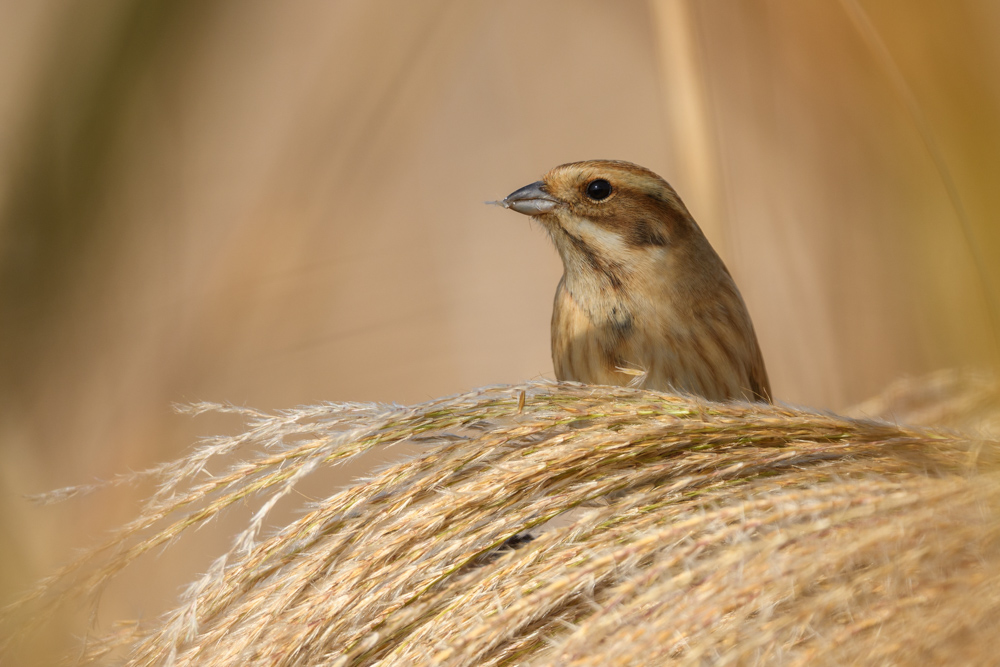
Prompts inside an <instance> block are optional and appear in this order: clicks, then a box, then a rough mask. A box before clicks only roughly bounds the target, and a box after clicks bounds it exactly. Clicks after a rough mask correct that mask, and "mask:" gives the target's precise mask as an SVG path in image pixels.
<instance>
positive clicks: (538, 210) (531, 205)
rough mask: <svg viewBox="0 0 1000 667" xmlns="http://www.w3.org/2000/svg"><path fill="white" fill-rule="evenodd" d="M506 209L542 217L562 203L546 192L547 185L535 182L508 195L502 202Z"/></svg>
mask: <svg viewBox="0 0 1000 667" xmlns="http://www.w3.org/2000/svg"><path fill="white" fill-rule="evenodd" d="M500 203H501V204H503V207H504V208H512V209H514V210H515V211H517V212H518V213H524V214H525V215H541V214H542V213H548V212H549V211H551V210H552V209H554V208H555V207H556V206H558V205H559V204H560V203H561V202H560V201H559V200H558V199H556V198H555V197H553V196H552V195H550V194H549V193H548V192H546V191H545V183H543V182H542V181H535V182H534V183H532V184H531V185H525V186H524V187H523V188H521V189H520V190H515V191H514V192H512V193H510V194H509V195H507V197H506V199H504V200H503V201H502V202H500Z"/></svg>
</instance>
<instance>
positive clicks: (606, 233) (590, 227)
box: [576, 218, 628, 258]
mask: <svg viewBox="0 0 1000 667" xmlns="http://www.w3.org/2000/svg"><path fill="white" fill-rule="evenodd" d="M576 235H577V236H578V237H579V238H580V239H581V240H583V241H584V242H585V243H586V244H587V245H589V246H590V247H592V248H594V250H596V251H597V252H599V253H601V254H602V255H603V256H605V257H614V258H620V257H627V254H628V245H627V244H626V243H625V240H624V239H623V238H622V236H621V234H619V233H618V231H617V230H612V229H608V228H607V227H602V226H601V225H597V224H595V223H593V222H591V221H590V220H587V219H586V218H577V225H576Z"/></svg>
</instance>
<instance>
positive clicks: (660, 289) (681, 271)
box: [488, 160, 771, 403]
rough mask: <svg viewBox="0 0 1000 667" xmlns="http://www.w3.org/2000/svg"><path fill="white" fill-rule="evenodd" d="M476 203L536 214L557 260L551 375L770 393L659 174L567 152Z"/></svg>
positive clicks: (743, 324)
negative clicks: (568, 158)
mask: <svg viewBox="0 0 1000 667" xmlns="http://www.w3.org/2000/svg"><path fill="white" fill-rule="evenodd" d="M488 203H493V204H497V205H499V206H502V207H503V208H506V209H512V210H514V211H516V212H518V213H522V214H524V215H528V216H531V217H532V218H534V219H535V220H537V221H538V222H539V223H540V224H541V226H542V227H543V228H544V229H545V230H546V231H547V232H548V234H549V236H550V237H551V239H552V241H553V243H554V244H555V247H556V250H557V251H558V253H559V256H560V258H561V259H562V263H563V275H562V278H561V279H560V281H559V284H558V286H557V287H556V294H555V299H554V303H553V309H552V362H553V366H554V369H555V375H556V379H557V380H559V381H565V380H572V381H577V382H583V383H587V384H602V385H618V386H633V387H643V388H646V389H654V390H659V391H672V392H680V393H684V394H690V395H695V396H701V397H704V398H707V399H709V400H712V401H727V400H744V401H750V402H765V403H770V402H771V385H770V382H769V380H768V376H767V369H766V368H765V366H764V358H763V356H762V354H761V351H760V345H759V344H758V342H757V336H756V333H755V332H754V328H753V323H752V321H751V319H750V314H749V313H748V311H747V307H746V304H745V303H744V302H743V297H742V296H741V295H740V291H739V289H737V287H736V283H735V282H734V281H733V278H732V276H731V275H730V273H729V270H728V269H727V268H726V266H725V264H724V263H723V262H722V259H721V258H720V257H719V255H718V254H717V253H716V252H715V250H714V249H713V248H712V246H711V244H710V243H709V242H708V239H707V238H705V235H704V233H702V231H701V228H700V227H699V226H698V224H697V223H696V222H695V221H694V218H693V217H692V216H691V214H690V213H689V212H688V209H687V207H686V206H685V205H684V203H683V202H682V201H681V199H680V197H678V195H677V193H676V192H675V191H674V189H673V188H672V187H671V186H670V185H669V184H668V183H667V182H666V181H665V180H664V179H663V178H661V177H660V176H658V175H657V174H655V173H654V172H652V171H650V170H649V169H646V168H645V167H640V166H639V165H636V164H632V163H631V162H625V161H621V160H587V161H583V162H572V163H568V164H563V165H560V166H558V167H555V168H553V169H552V170H550V171H549V172H548V173H547V174H545V175H544V176H543V177H542V180H540V181H536V182H534V183H531V184H530V185H526V186H524V187H523V188H520V189H518V190H515V191H514V192H512V193H511V194H510V195H508V196H507V197H505V198H504V199H503V200H501V201H497V202H488Z"/></svg>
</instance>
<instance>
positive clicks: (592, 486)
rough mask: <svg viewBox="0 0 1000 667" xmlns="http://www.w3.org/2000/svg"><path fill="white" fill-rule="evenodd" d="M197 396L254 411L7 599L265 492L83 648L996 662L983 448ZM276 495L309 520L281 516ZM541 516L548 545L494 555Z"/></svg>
mask: <svg viewBox="0 0 1000 667" xmlns="http://www.w3.org/2000/svg"><path fill="white" fill-rule="evenodd" d="M944 385H947V386H948V387H949V388H950V389H948V390H942V386H944ZM907 386H908V391H907V390H906V389H904V387H903V386H902V385H897V386H896V387H895V388H893V389H892V390H891V391H890V392H889V393H888V394H887V395H886V397H883V398H884V400H885V401H888V402H889V403H893V402H895V403H896V404H899V403H900V402H902V403H906V402H907V399H906V396H907V395H910V396H911V397H912V399H913V402H920V401H921V400H922V399H923V397H925V396H926V395H927V393H928V392H929V391H930V392H932V393H933V392H936V393H937V395H938V396H939V397H941V398H946V399H947V401H946V402H947V405H948V409H949V414H950V415H951V417H952V423H953V424H955V425H961V426H963V427H964V428H967V429H969V430H970V431H967V432H966V433H968V432H971V431H972V430H974V429H976V428H978V427H981V426H982V424H984V423H985V424H992V425H993V426H995V425H996V423H997V421H996V420H997V418H998V417H1000V386H998V384H997V383H996V381H995V380H993V379H992V378H987V377H985V376H982V375H978V376H977V375H974V374H968V373H966V374H956V373H951V374H949V375H948V376H943V375H939V376H936V377H933V378H929V379H925V380H923V381H911V382H909V383H908V385H907ZM939 402H941V403H944V402H945V401H939ZM874 405H875V404H874V403H872V404H870V405H869V408H870V407H872V406H874ZM204 410H224V411H228V412H237V413H239V414H240V415H242V416H243V417H244V418H245V419H247V421H248V429H247V431H246V432H244V433H243V434H241V435H237V436H234V437H228V438H215V439H213V440H211V441H209V442H205V443H203V444H202V445H200V446H199V447H198V448H196V449H195V450H193V451H192V452H191V453H190V454H188V455H187V456H186V457H184V458H182V459H178V460H176V461H174V462H171V463H168V464H164V465H162V466H159V467H158V468H156V469H155V470H152V471H147V472H146V473H142V474H141V475H133V476H132V477H133V478H134V477H147V476H150V475H151V476H152V477H153V478H154V479H155V480H156V482H157V491H156V493H155V494H154V495H153V496H152V497H150V499H149V500H148V502H147V503H146V504H145V506H144V508H143V509H142V511H141V513H140V515H139V516H137V517H136V518H135V519H133V520H132V521H130V522H129V523H127V524H126V525H124V526H123V527H122V528H121V529H120V530H119V531H118V532H117V533H116V535H115V536H114V537H113V538H112V539H111V540H110V541H109V542H107V543H106V544H105V545H104V546H103V547H101V548H99V549H97V550H95V551H93V552H91V553H89V554H87V555H86V556H84V557H83V558H82V559H81V560H80V561H78V562H77V563H75V564H73V565H72V566H70V567H68V568H67V569H65V570H63V571H62V572H60V573H59V574H57V575H56V576H54V577H52V578H49V579H47V580H45V581H44V582H43V583H42V584H41V587H40V588H39V589H37V590H36V592H35V593H34V594H33V597H32V598H30V599H29V600H28V601H27V602H25V603H23V604H24V605H25V606H23V607H20V608H19V610H18V616H20V617H21V618H23V617H24V615H25V614H26V613H27V612H26V611H25V610H26V609H28V610H32V611H31V612H30V613H31V614H33V615H35V617H36V618H39V619H42V618H45V617H47V616H48V614H49V613H50V612H51V609H53V608H57V607H58V606H60V605H66V604H68V601H69V600H70V599H72V598H74V597H76V596H79V595H84V596H87V597H93V596H94V595H95V594H96V593H97V592H98V591H100V589H101V588H102V587H103V586H104V585H105V584H106V583H107V582H108V581H109V580H111V579H114V578H115V577H117V576H119V574H120V572H121V570H122V569H123V568H125V567H127V566H128V565H130V564H131V563H132V561H134V560H135V559H137V558H139V557H140V556H142V555H144V554H146V553H148V552H150V551H153V550H157V549H159V548H160V547H161V546H163V545H171V544H172V543H174V541H175V540H176V538H177V536H178V535H180V534H181V533H183V532H185V531H190V530H193V529H195V528H197V527H199V526H201V525H203V524H207V523H209V522H212V521H213V520H214V519H215V518H216V517H217V515H218V514H220V513H222V512H225V511H226V510H227V508H230V507H232V506H233V505H235V504H243V503H250V504H252V506H253V507H254V508H255V510H254V514H253V517H252V519H251V520H250V521H249V523H248V524H247V525H245V526H244V528H243V529H242V530H240V531H238V532H237V534H235V535H231V536H230V539H231V548H229V549H228V550H227V551H225V553H221V554H217V556H216V558H215V560H214V561H213V563H212V565H211V567H209V568H208V570H207V572H206V573H205V574H204V575H202V576H200V577H199V578H196V579H194V580H193V581H191V583H190V584H189V586H188V587H187V590H186V592H185V593H184V595H183V596H182V598H181V600H180V601H179V603H178V605H177V606H176V607H175V608H174V609H173V610H171V611H169V612H168V613H167V614H166V615H165V616H164V617H162V618H160V619H156V620H150V621H147V622H144V623H141V624H137V625H135V624H131V623H130V624H126V625H124V626H121V627H123V628H125V629H126V630H127V631H120V632H116V633H112V635H111V636H110V637H101V636H100V635H99V633H95V634H94V636H93V637H92V638H89V639H88V640H87V642H86V646H87V649H86V651H85V652H84V653H85V654H87V655H90V656H91V657H101V656H104V655H106V654H107V653H108V652H112V654H114V652H113V649H114V648H115V647H118V648H119V649H121V648H122V646H124V647H127V651H126V652H125V653H124V654H121V653H120V652H119V655H125V656H127V660H126V664H130V665H159V664H192V665H193V664H197V665H207V666H210V665H230V664H246V665H258V664H259V665H374V664H380V665H397V664H398V665H425V664H426V665H431V664H433V665H471V664H482V665H494V664H496V665H501V664H511V663H512V662H516V663H518V664H573V665H584V664H593V665H599V664H600V665H630V664H635V665H639V664H658V663H660V662H662V661H667V660H670V661H672V662H677V663H678V664H702V663H703V662H705V661H711V662H712V663H713V664H745V663H747V662H766V663H769V664H771V663H774V664H805V663H809V664H812V663H816V662H819V663H822V664H860V663H864V664H875V663H880V664H881V663H884V662H890V663H892V664H916V663H921V664H926V663H928V662H930V663H933V664H955V665H958V664H991V663H992V661H993V660H994V659H995V636H996V632H997V630H998V629H1000V628H998V622H1000V621H998V619H1000V616H998V615H997V611H998V605H1000V574H998V572H1000V569H998V567H997V566H998V565H1000V516H998V515H997V510H998V509H1000V507H998V504H997V503H998V500H1000V484H998V478H997V473H998V472H1000V469H998V467H997V464H998V463H1000V447H998V445H1000V443H998V442H997V441H996V440H983V439H981V437H979V436H974V435H973V436H970V435H968V434H964V433H963V432H961V431H955V430H951V431H945V430H934V429H930V428H927V427H909V426H904V425H896V424H891V423H889V422H885V421H875V420H871V419H848V418H844V417H838V416H835V415H832V414H827V413H819V412H815V411H808V410H799V409H791V408H784V407H778V406H774V407H772V406H762V405H749V404H713V403H707V402H703V401H697V400H692V399H690V398H684V397H678V396H672V395H667V394H660V393H656V392H643V391H636V390H629V389H614V388H607V387H587V386H583V385H575V384H562V385H554V384H551V383H545V382H542V383H538V382H535V383H529V384H525V385H520V386H512V387H507V386H505V387H496V388H488V389H483V390H478V391H475V392H471V393H468V394H463V395H459V396H455V397H450V398H443V399H439V400H435V401H431V402H428V403H424V404H421V405H417V406H412V407H403V406H384V405H377V404H367V405H366V404H328V405H322V406H313V407H305V408H300V409H296V410H289V411H284V412H282V413H279V414H265V413H261V412H258V411H255V410H251V409H247V408H234V407H226V406H214V405H207V404H205V405H196V406H193V407H192V411H193V412H201V411H204ZM398 443H410V444H412V445H416V446H417V448H418V453H417V454H416V455H415V456H413V457H412V458H410V459H408V460H405V461H402V462H399V463H395V464H393V465H390V466H389V467H386V468H384V469H382V470H380V471H378V472H376V473H373V474H372V476H371V477H370V478H369V479H367V480H365V481H363V482H360V483H356V484H354V485H352V486H350V487H348V488H344V489H342V490H339V491H336V492H334V493H332V494H330V495H328V496H327V497H325V498H323V499H321V500H319V501H317V502H302V499H301V498H298V500H296V498H297V497H296V495H295V489H296V485H297V484H299V483H300V482H301V481H302V480H303V479H305V478H306V477H307V476H309V475H311V474H315V473H316V472H317V471H319V470H321V469H323V468H326V467H329V466H336V465H339V464H341V463H342V462H344V461H346V460H350V459H352V458H354V457H357V456H358V455H359V454H361V453H363V452H365V451H367V450H370V449H376V448H388V447H392V446H394V445H396V444H398ZM233 454H236V456H237V459H238V462H236V463H235V464H233V465H231V466H221V467H220V465H219V464H218V463H217V462H216V459H219V458H222V459H225V458H226V457H227V456H230V455H233ZM71 494H72V491H70V490H63V491H61V492H56V493H55V494H53V495H52V497H51V499H59V498H64V497H65V496H66V495H71ZM281 502H292V503H293V504H295V505H296V506H297V510H298V513H297V515H296V517H295V518H294V519H293V520H290V521H289V522H288V523H287V524H279V525H274V524H273V521H271V520H270V516H269V513H270V512H271V511H272V510H273V509H274V508H275V506H276V505H277V504H278V503H281ZM560 517H562V520H561V521H559V522H558V523H556V522H553V520H554V519H558V518H560ZM546 526H548V527H546ZM528 529H536V530H537V532H536V537H535V539H533V540H531V541H529V542H527V543H526V544H524V545H523V546H519V547H518V548H516V549H513V550H511V549H503V548H502V547H503V545H504V544H505V542H506V541H507V540H510V539H511V538H512V537H514V536H515V535H517V534H519V533H520V532H521V531H524V530H528ZM177 549H182V547H180V546H177V545H175V546H172V547H169V546H168V548H167V552H166V553H165V554H162V555H161V556H160V558H166V557H169V556H170V552H171V551H172V550H177ZM498 549H499V551H498ZM9 620H10V619H8V621H9ZM121 620H122V621H125V620H127V619H121ZM113 627H114V626H113Z"/></svg>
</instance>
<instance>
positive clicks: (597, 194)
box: [587, 178, 611, 201]
mask: <svg viewBox="0 0 1000 667" xmlns="http://www.w3.org/2000/svg"><path fill="white" fill-rule="evenodd" d="M587 196H588V197H590V198H591V199H593V200H594V201H601V200H602V199H607V198H608V197H610V196H611V184H610V183H608V182H607V181H606V180H604V179H603V178H598V179H597V180H594V181H591V182H590V183H587Z"/></svg>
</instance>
